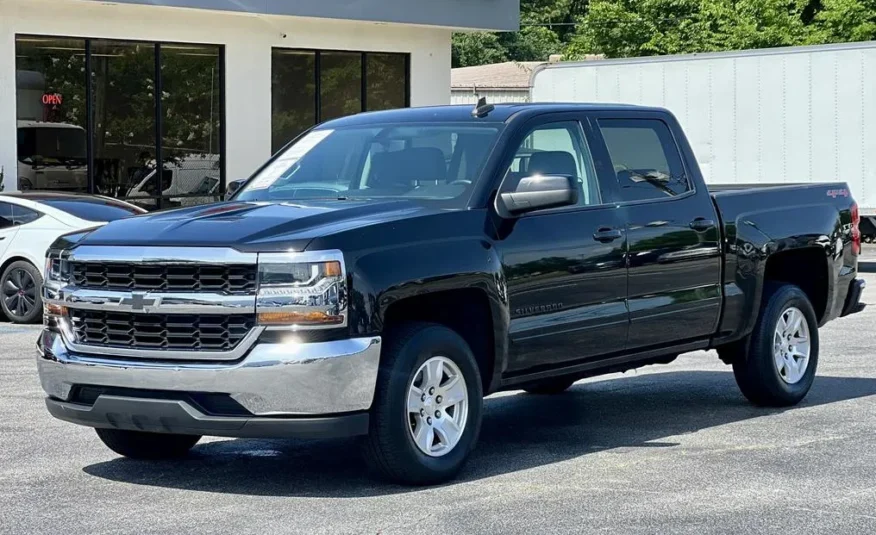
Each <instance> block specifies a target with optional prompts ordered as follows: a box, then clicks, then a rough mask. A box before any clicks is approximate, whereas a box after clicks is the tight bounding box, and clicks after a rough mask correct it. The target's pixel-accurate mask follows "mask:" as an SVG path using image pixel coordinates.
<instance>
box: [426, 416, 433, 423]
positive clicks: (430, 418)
mask: <svg viewBox="0 0 876 535" xmlns="http://www.w3.org/2000/svg"><path fill="white" fill-rule="evenodd" d="M426 423H427V424H429V425H432V417H431V416H430V417H429V418H426Z"/></svg>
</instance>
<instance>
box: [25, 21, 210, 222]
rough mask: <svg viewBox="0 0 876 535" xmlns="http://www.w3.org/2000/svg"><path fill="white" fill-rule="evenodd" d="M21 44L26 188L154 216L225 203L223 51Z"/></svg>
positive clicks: (35, 40) (29, 40)
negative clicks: (125, 203) (88, 197)
mask: <svg viewBox="0 0 876 535" xmlns="http://www.w3.org/2000/svg"><path fill="white" fill-rule="evenodd" d="M15 41H16V43H15V49H16V97H17V98H16V109H17V112H18V117H17V118H18V135H17V144H18V161H19V163H18V175H19V180H18V185H19V189H51V190H66V191H92V192H94V193H98V194H102V195H107V196H111V197H117V198H122V199H127V200H129V201H130V202H132V203H135V204H139V205H141V206H143V207H144V208H147V209H155V208H159V207H160V208H168V207H173V206H181V205H192V204H202V203H207V202H213V201H216V200H219V199H220V198H221V195H222V192H223V189H224V188H223V180H224V177H223V166H222V154H223V147H224V140H223V132H222V129H221V126H222V114H223V107H224V101H223V92H222V89H223V87H222V86H223V78H222V73H221V68H222V66H223V63H224V57H223V48H222V47H221V46H218V45H197V44H173V43H152V42H135V41H109V40H102V39H66V38H54V37H41V36H24V35H18V36H16V39H15ZM156 66H157V67H159V68H158V69H156ZM159 127H160V132H159ZM159 159H160V160H161V162H162V165H159V164H158V160H159ZM89 162H91V165H90V167H89ZM159 168H161V170H162V172H161V173H159V172H157V169H159Z"/></svg>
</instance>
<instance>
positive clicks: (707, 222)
mask: <svg viewBox="0 0 876 535" xmlns="http://www.w3.org/2000/svg"><path fill="white" fill-rule="evenodd" d="M714 226H715V221H713V220H712V219H706V218H703V217H698V218H696V219H694V220H693V221H691V222H690V228H692V229H694V230H697V231H703V230H709V229H710V228H713V227H714Z"/></svg>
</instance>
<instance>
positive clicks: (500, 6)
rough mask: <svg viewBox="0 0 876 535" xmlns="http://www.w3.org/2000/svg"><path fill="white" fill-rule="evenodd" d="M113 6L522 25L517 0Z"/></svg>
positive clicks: (212, 0)
mask: <svg viewBox="0 0 876 535" xmlns="http://www.w3.org/2000/svg"><path fill="white" fill-rule="evenodd" d="M88 1H92V2H101V3H107V2H106V0H88ZM112 3H116V4H136V5H147V6H164V7H178V8H194V9H209V10H213V11H225V12H235V13H248V14H253V15H287V16H293V17H315V18H326V19H341V20H357V21H369V22H388V23H399V24H418V25H426V26H440V27H448V28H456V29H465V30H493V31H502V30H517V29H519V24H520V23H519V20H520V0H440V1H436V0H328V1H302V0H112Z"/></svg>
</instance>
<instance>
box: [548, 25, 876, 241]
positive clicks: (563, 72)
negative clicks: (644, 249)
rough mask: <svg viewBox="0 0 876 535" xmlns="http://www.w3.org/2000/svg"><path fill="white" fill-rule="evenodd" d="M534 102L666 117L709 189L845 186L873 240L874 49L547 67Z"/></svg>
mask: <svg viewBox="0 0 876 535" xmlns="http://www.w3.org/2000/svg"><path fill="white" fill-rule="evenodd" d="M532 100H533V102H597V103H626V104H641V105H648V106H661V107H665V108H668V109H669V110H670V111H672V112H673V113H674V114H675V115H676V117H677V118H678V120H679V121H680V122H681V125H682V127H683V128H684V130H685V132H686V133H687V136H688V139H689V140H690V142H691V145H692V146H693V150H694V153H695V154H696V157H697V160H698V161H699V163H700V167H701V168H702V172H703V174H704V176H705V178H706V182H707V183H711V184H737V183H739V184H740V185H741V183H746V185H747V186H749V187H750V186H751V185H752V184H762V185H775V184H787V183H801V182H802V183H805V182H831V181H835V180H840V181H844V182H847V183H848V184H849V186H850V187H851V189H852V194H853V195H854V197H855V199H857V201H858V203H859V205H860V210H861V215H862V219H863V220H862V222H861V230H862V232H863V233H864V237H865V239H867V240H868V241H873V240H874V239H876V41H871V42H863V43H848V44H840V45H823V46H806V47H788V48H775V49H764V50H748V51H739V52H717V53H708V54H688V55H679V56H657V57H647V58H631V59H621V60H600V61H585V62H568V63H555V64H548V65H545V66H543V67H542V68H540V69H537V70H536V71H535V72H534V73H533V80H532Z"/></svg>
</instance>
